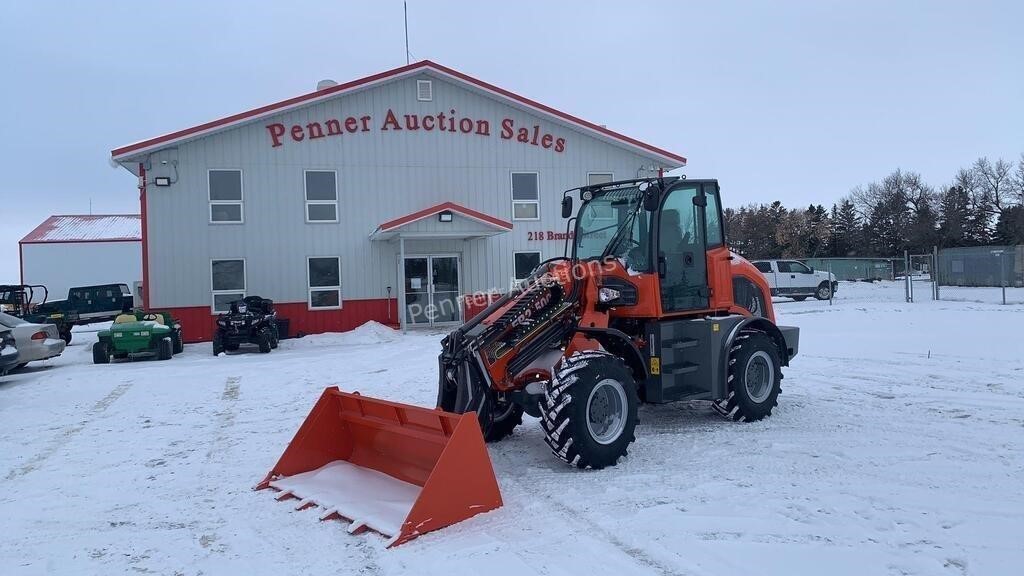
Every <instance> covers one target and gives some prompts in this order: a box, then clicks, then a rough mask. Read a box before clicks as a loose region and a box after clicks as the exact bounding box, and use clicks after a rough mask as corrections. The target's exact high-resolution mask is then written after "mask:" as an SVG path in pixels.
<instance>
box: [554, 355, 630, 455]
mask: <svg viewBox="0 0 1024 576" xmlns="http://www.w3.org/2000/svg"><path fill="white" fill-rule="evenodd" d="M639 403H640V401H639V399H638V398H637V391H636V382H635V381H634V380H633V376H632V374H631V373H630V371H629V369H628V368H627V367H626V364H625V363H624V362H623V361H622V359H621V358H618V357H616V356H613V355H611V354H608V353H607V352H597V351H590V352H582V353H577V354H573V355H572V356H571V357H569V358H563V359H562V361H561V362H560V363H559V365H558V366H557V367H556V369H555V377H554V379H553V380H552V381H551V385H550V386H549V387H548V388H547V390H546V391H545V393H544V401H543V402H542V403H541V427H542V428H543V429H544V441H545V442H547V444H548V446H549V447H550V448H551V451H552V452H554V453H555V456H558V457H559V458H561V459H562V460H564V461H566V462H568V463H569V464H572V465H574V466H576V467H577V468H594V469H600V468H604V467H606V466H614V465H615V464H616V463H617V462H618V461H619V458H620V457H622V456H625V455H626V449H627V448H628V447H629V445H630V444H631V443H632V442H633V441H634V440H636V437H635V436H634V435H633V432H634V430H635V428H636V422H637V405H638V404H639Z"/></svg>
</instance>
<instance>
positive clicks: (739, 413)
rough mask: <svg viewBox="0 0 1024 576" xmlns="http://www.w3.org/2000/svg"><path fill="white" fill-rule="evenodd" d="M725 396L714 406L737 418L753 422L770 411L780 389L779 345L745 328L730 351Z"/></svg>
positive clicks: (777, 400)
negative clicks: (726, 392)
mask: <svg viewBox="0 0 1024 576" xmlns="http://www.w3.org/2000/svg"><path fill="white" fill-rule="evenodd" d="M727 378H728V387H727V389H728V397H727V398H725V399H723V400H719V401H718V402H716V403H715V405H714V406H715V410H716V411H717V412H718V413H719V414H721V415H722V416H725V417H726V418H729V419H731V420H734V421H736V422H756V421H758V420H762V419H764V418H766V417H768V416H771V415H772V409H773V408H775V407H776V406H778V404H779V394H780V393H781V392H782V362H781V360H780V359H779V348H778V346H776V345H775V342H774V341H773V340H772V339H771V337H770V336H768V335H767V334H765V333H764V332H759V331H756V330H744V331H742V332H740V333H739V335H738V336H736V341H735V342H733V345H732V349H731V350H730V352H729V372H728V376H727Z"/></svg>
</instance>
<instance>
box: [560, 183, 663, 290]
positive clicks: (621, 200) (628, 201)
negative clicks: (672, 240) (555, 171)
mask: <svg viewBox="0 0 1024 576" xmlns="http://www.w3.org/2000/svg"><path fill="white" fill-rule="evenodd" d="M642 204H643V193H642V192H641V191H640V189H639V188H638V187H636V186H630V187H625V188H613V189H610V190H606V191H598V192H597V193H596V194H595V196H594V198H593V199H592V200H590V201H588V202H587V203H586V204H584V205H583V207H582V208H581V209H580V213H579V219H578V220H577V222H576V238H575V250H576V252H575V255H576V258H578V259H580V260H587V259H592V258H600V257H602V256H605V255H608V256H615V257H616V258H622V259H625V260H626V261H627V267H629V268H631V269H634V270H646V268H647V265H646V259H647V258H646V257H647V252H648V251H647V237H648V234H647V220H648V214H647V212H646V211H645V210H643V209H642Z"/></svg>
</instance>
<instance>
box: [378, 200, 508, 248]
mask: <svg viewBox="0 0 1024 576" xmlns="http://www.w3.org/2000/svg"><path fill="white" fill-rule="evenodd" d="M511 229H512V223H511V222H509V221H507V220H502V219H501V218H496V217H494V216H491V215H489V214H484V213H483V212H478V211H476V210H473V209H470V208H466V207H465V206H461V205H459V204H456V203H454V202H445V203H443V204H438V205H436V206H431V207H430V208H425V209H423V210H420V211H418V212H413V213H412V214H407V215H405V216H402V217H399V218H395V219H394V220H388V221H387V222H384V223H383V224H381V225H380V226H377V229H376V230H374V231H373V232H372V233H371V234H370V240H390V239H392V238H398V237H402V238H410V239H416V238H419V239H446V238H450V239H469V238H485V237H488V236H494V235H497V234H503V233H505V232H508V231H509V230H511Z"/></svg>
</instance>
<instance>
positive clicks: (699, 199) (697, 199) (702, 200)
mask: <svg viewBox="0 0 1024 576" xmlns="http://www.w3.org/2000/svg"><path fill="white" fill-rule="evenodd" d="M693 205H694V206H700V207H701V208H707V206H708V197H707V196H705V195H703V194H697V195H696V196H694V197H693Z"/></svg>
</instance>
